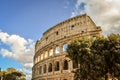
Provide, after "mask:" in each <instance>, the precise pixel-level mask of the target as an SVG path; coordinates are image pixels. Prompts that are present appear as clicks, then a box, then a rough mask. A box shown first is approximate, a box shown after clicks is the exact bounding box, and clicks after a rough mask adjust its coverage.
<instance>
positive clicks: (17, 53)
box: [0, 0, 120, 80]
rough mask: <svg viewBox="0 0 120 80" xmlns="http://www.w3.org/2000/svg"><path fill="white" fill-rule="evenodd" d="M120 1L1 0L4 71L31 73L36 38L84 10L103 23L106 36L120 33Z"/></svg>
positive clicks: (0, 38)
mask: <svg viewBox="0 0 120 80" xmlns="http://www.w3.org/2000/svg"><path fill="white" fill-rule="evenodd" d="M119 3H120V1H119V0H102V1H101V0H0V67H1V68H2V70H5V69H6V68H8V67H14V68H17V69H19V70H24V72H26V73H30V74H31V67H32V58H33V56H34V44H35V42H36V40H37V39H39V38H41V37H42V34H43V32H44V31H46V30H47V29H49V28H50V27H52V26H54V25H56V24H58V23H59V22H62V21H64V20H66V19H68V18H70V17H73V16H76V15H80V14H83V13H87V14H88V15H89V16H90V17H91V18H92V19H93V21H94V22H95V23H96V25H100V26H101V28H102V30H103V34H104V35H108V34H110V33H120V16H119V15H120V8H119V7H120V5H119ZM110 4H111V5H110ZM29 77H31V75H29ZM28 80H29V79H28Z"/></svg>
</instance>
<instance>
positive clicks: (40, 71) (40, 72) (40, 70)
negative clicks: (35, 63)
mask: <svg viewBox="0 0 120 80" xmlns="http://www.w3.org/2000/svg"><path fill="white" fill-rule="evenodd" d="M39 74H42V66H40V68H39Z"/></svg>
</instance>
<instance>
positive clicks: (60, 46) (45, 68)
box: [32, 14, 102, 80]
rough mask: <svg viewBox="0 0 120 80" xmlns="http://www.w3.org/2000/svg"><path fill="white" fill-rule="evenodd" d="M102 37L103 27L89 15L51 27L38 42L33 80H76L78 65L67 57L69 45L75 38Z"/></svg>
mask: <svg viewBox="0 0 120 80" xmlns="http://www.w3.org/2000/svg"><path fill="white" fill-rule="evenodd" d="M101 35H102V30H101V27H100V26H96V25H95V23H94V22H93V21H92V19H91V18H90V17H89V16H88V15H87V14H82V15H80V16H76V17H73V18H70V19H67V20H65V21H63V22H61V23H59V24H57V25H55V26H53V27H51V28H50V29H48V30H47V31H46V32H44V33H43V36H42V38H41V39H39V40H38V41H37V42H36V45H35V55H34V66H33V68H32V80H74V74H73V73H72V71H73V70H74V69H75V68H76V67H77V65H75V64H74V62H72V61H71V60H70V59H69V58H68V57H66V54H67V53H66V49H67V45H68V44H69V43H70V42H71V40H73V39H75V38H79V37H93V38H95V37H96V36H101Z"/></svg>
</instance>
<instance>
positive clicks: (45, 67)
mask: <svg viewBox="0 0 120 80" xmlns="http://www.w3.org/2000/svg"><path fill="white" fill-rule="evenodd" d="M46 69H47V66H46V64H45V65H44V67H43V72H44V73H46V72H47V70H46Z"/></svg>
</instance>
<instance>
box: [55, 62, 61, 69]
mask: <svg viewBox="0 0 120 80" xmlns="http://www.w3.org/2000/svg"><path fill="white" fill-rule="evenodd" d="M59 70H60V63H59V62H58V61H57V62H56V63H55V71H59Z"/></svg>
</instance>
